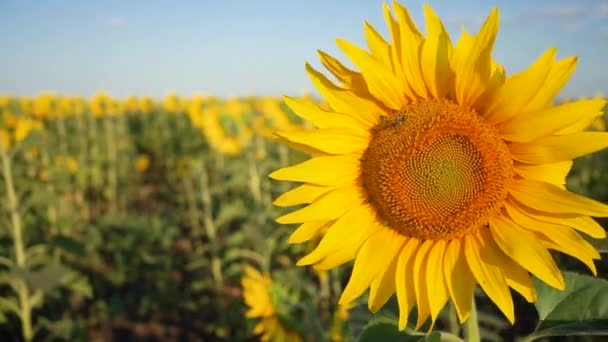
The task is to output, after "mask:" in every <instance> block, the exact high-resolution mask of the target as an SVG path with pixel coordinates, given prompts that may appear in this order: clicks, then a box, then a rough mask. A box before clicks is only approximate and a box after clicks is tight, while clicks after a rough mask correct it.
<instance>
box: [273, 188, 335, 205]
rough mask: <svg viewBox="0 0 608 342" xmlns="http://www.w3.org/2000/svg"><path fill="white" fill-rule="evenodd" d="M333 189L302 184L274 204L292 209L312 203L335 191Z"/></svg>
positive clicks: (280, 197)
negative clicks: (294, 206) (295, 206)
mask: <svg viewBox="0 0 608 342" xmlns="http://www.w3.org/2000/svg"><path fill="white" fill-rule="evenodd" d="M333 189H334V188H333V187H329V186H321V185H315V184H302V185H300V186H298V187H296V188H293V189H291V190H289V191H287V192H286V193H284V194H282V195H281V196H279V197H278V198H277V199H275V200H274V202H272V204H274V205H276V206H277V207H290V206H293V205H298V204H308V203H312V202H313V201H314V200H316V199H317V198H319V197H321V195H323V194H325V193H327V192H328V191H330V190H333Z"/></svg>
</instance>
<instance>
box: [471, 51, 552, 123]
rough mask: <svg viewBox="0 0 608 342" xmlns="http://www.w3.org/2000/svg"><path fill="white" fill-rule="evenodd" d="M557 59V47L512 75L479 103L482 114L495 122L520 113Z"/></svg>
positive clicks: (489, 120)
mask: <svg viewBox="0 0 608 342" xmlns="http://www.w3.org/2000/svg"><path fill="white" fill-rule="evenodd" d="M554 59H555V48H551V49H549V50H547V51H546V52H545V53H544V54H543V55H542V56H540V57H539V58H538V60H537V61H536V62H535V63H534V64H532V66H530V68H528V69H527V70H526V71H523V72H521V73H518V74H515V75H513V76H510V77H508V78H507V79H506V81H505V83H504V84H503V85H502V86H501V87H500V88H498V89H497V90H496V91H495V92H494V93H493V94H491V96H490V97H489V98H487V99H486V98H485V96H484V97H483V98H482V99H481V100H482V102H483V103H481V104H479V105H478V108H481V112H482V113H483V114H482V115H483V116H484V117H485V118H486V120H488V122H491V123H493V124H498V123H501V122H504V121H506V120H508V119H510V118H512V117H514V116H516V115H517V114H519V113H520V112H521V110H522V108H524V107H525V106H526V105H527V104H528V102H530V101H531V100H532V98H533V97H534V95H536V93H537V92H538V90H539V89H540V88H541V87H542V85H543V83H544V81H545V79H546V78H547V75H548V74H549V71H550V70H551V66H552V65H553V60H554Z"/></svg>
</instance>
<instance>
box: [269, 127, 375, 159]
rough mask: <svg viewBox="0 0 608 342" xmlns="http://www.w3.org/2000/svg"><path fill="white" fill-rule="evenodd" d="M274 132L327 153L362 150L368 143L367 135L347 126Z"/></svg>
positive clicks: (345, 152)
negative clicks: (362, 134) (361, 134)
mask: <svg viewBox="0 0 608 342" xmlns="http://www.w3.org/2000/svg"><path fill="white" fill-rule="evenodd" d="M276 134H277V135H278V136H280V137H281V138H285V139H287V140H289V141H291V142H294V143H298V144H302V145H306V146H310V147H312V148H314V149H317V150H320V151H323V152H326V153H329V154H348V153H357V152H363V151H364V150H365V149H366V148H367V146H368V145H369V137H365V136H360V135H357V132H356V131H354V130H351V129H347V128H319V129H316V130H314V131H304V130H299V131H283V132H277V133H276Z"/></svg>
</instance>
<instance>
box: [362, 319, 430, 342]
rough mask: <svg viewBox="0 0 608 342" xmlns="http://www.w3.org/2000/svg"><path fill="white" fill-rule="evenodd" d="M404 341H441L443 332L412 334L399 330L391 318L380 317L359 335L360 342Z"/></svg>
mask: <svg viewBox="0 0 608 342" xmlns="http://www.w3.org/2000/svg"><path fill="white" fill-rule="evenodd" d="M376 341H404V342H440V341H441V334H440V333H439V332H436V331H435V332H433V333H431V334H429V335H420V334H416V335H414V334H410V333H408V332H407V331H399V328H398V327H397V324H396V323H395V322H394V321H392V320H389V319H380V320H376V321H374V322H372V323H370V324H369V325H368V326H367V327H366V328H365V329H364V330H363V332H362V333H361V335H360V336H359V342H376Z"/></svg>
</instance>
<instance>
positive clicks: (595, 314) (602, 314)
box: [526, 272, 608, 341]
mask: <svg viewBox="0 0 608 342" xmlns="http://www.w3.org/2000/svg"><path fill="white" fill-rule="evenodd" d="M564 278H565V280H566V289H565V290H564V291H559V290H556V289H553V288H551V287H549V286H548V285H546V284H544V283H542V282H540V281H539V280H537V279H535V287H536V291H537V293H538V300H537V301H536V303H535V305H536V310H537V311H538V315H539V319H540V322H539V324H538V326H537V327H536V331H535V332H534V333H533V334H532V335H530V336H528V338H526V340H530V341H531V340H534V339H537V338H541V337H544V336H565V335H579V334H585V335H608V281H606V280H603V279H597V278H593V277H589V276H585V275H580V274H577V273H572V272H565V273H564Z"/></svg>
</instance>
